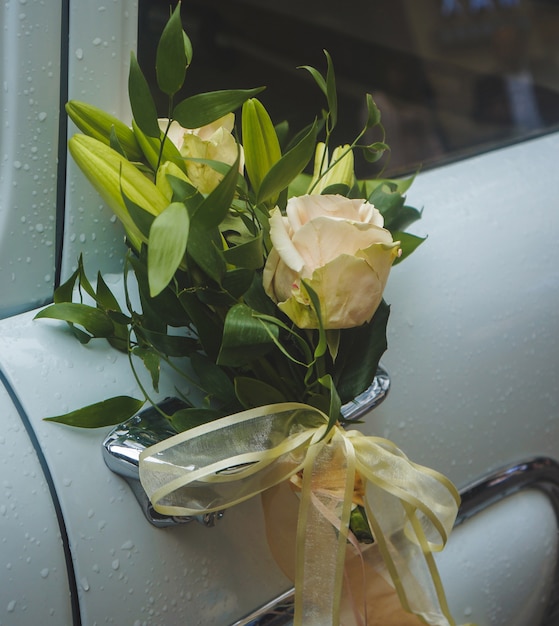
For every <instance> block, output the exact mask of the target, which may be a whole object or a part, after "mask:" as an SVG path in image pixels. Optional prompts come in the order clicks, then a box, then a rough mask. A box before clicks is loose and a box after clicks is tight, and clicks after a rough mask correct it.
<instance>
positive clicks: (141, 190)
mask: <svg viewBox="0 0 559 626" xmlns="http://www.w3.org/2000/svg"><path fill="white" fill-rule="evenodd" d="M68 147H69V149H70V154H71V155H72V157H73V158H74V160H75V162H76V163H77V165H78V167H79V168H80V169H81V170H82V172H83V173H84V174H85V175H86V177H87V178H88V180H89V182H90V183H91V184H92V185H93V186H94V187H95V189H96V190H97V191H98V193H99V195H100V196H101V197H102V198H103V200H104V201H105V202H106V203H107V204H108V205H109V207H110V208H111V209H112V211H113V212H114V214H115V215H116V216H117V217H118V219H119V220H120V221H121V222H122V224H123V226H124V228H125V230H126V233H127V235H128V238H129V239H130V242H131V243H132V245H133V246H134V247H135V248H136V249H138V250H139V249H140V246H141V244H142V243H145V242H146V238H145V237H144V236H143V235H142V233H141V231H140V229H139V228H138V227H137V226H136V224H135V222H134V220H133V219H132V216H131V215H130V213H129V212H128V209H127V208H126V204H125V202H124V199H123V194H124V195H125V196H126V197H127V198H129V199H130V200H131V201H132V202H133V203H134V204H136V205H138V206H140V207H141V208H142V209H144V210H145V211H147V212H148V213H151V214H152V215H159V214H160V213H161V212H163V211H164V210H165V209H166V208H167V206H168V205H169V201H168V200H167V198H166V197H165V196H164V195H163V194H162V193H161V191H159V189H158V188H157V187H156V186H155V185H154V184H153V183H152V182H151V181H150V180H149V179H148V178H147V177H146V176H144V175H143V174H142V173H141V172H140V171H139V170H138V169H137V168H136V167H135V166H134V165H133V164H132V163H130V161H128V160H127V159H125V158H124V157H123V156H122V155H120V154H119V153H118V152H116V150H113V149H112V148H110V147H109V146H107V145H105V144H104V143H103V142H101V141H98V140H97V139H94V138H93V137H88V136H86V135H74V136H73V137H72V138H71V139H70V141H69V142H68Z"/></svg>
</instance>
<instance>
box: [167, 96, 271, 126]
mask: <svg viewBox="0 0 559 626" xmlns="http://www.w3.org/2000/svg"><path fill="white" fill-rule="evenodd" d="M263 89H264V87H256V88H255V89H226V90H222V91H209V92H206V93H200V94H196V95H195V96H191V97H190V98H187V99H186V100H183V101H182V102H179V104H177V106H176V107H175V109H174V111H173V119H175V120H177V122H178V123H179V124H180V125H181V126H183V127H184V128H200V127H202V126H206V124H211V123H212V122H215V120H217V119H219V118H220V117H223V116H224V115H226V114H227V113H230V112H231V111H234V110H235V109H238V108H239V107H240V106H241V105H242V104H243V102H245V101H246V100H248V99H249V98H252V97H253V96H255V95H256V94H258V93H260V92H261V91H262V90H263Z"/></svg>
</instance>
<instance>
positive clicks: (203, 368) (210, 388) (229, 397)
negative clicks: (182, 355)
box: [190, 352, 235, 404]
mask: <svg viewBox="0 0 559 626" xmlns="http://www.w3.org/2000/svg"><path fill="white" fill-rule="evenodd" d="M190 363H191V364H192V369H193V370H194V373H195V374H196V376H197V377H198V380H199V382H200V386H201V387H202V389H204V391H205V392H206V393H207V394H208V395H209V396H210V397H212V398H216V399H217V400H219V401H220V402H222V403H224V404H229V403H231V402H234V401H235V388H234V387H233V383H232V382H231V379H230V378H229V376H228V375H227V374H226V373H225V371H224V370H223V369H222V368H221V367H219V365H216V363H214V361H212V360H211V359H208V357H206V356H204V355H202V354H200V353H199V352H194V353H193V354H192V355H191V356H190Z"/></svg>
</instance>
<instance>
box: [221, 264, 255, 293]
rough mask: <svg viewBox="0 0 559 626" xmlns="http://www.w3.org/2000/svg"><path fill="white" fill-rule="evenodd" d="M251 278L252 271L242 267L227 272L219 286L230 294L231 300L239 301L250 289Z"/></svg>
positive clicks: (252, 275)
mask: <svg viewBox="0 0 559 626" xmlns="http://www.w3.org/2000/svg"><path fill="white" fill-rule="evenodd" d="M253 277H254V271H253V270H249V269H245V268H242V267H241V268H237V269H232V270H228V271H227V272H225V274H224V275H223V278H222V280H221V286H222V287H223V289H224V290H225V291H226V292H227V293H228V294H231V296H232V298H234V299H235V300H240V299H241V298H242V297H243V295H244V294H245V293H246V292H247V291H248V290H249V289H250V287H251V285H252V279H253Z"/></svg>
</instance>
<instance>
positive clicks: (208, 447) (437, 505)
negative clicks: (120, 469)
mask: <svg viewBox="0 0 559 626" xmlns="http://www.w3.org/2000/svg"><path fill="white" fill-rule="evenodd" d="M296 474H299V476H301V477H302V482H301V486H300V489H301V491H300V494H299V497H300V505H299V515H298V522H297V524H298V525H297V537H296V544H297V545H296V573H295V590H296V591H295V621H294V623H295V626H302V625H304V626H326V625H329V624H331V625H332V626H339V624H340V599H341V591H342V586H343V577H344V562H345V559H346V546H347V539H348V536H349V535H350V531H349V521H350V514H351V509H352V506H353V500H354V486H355V484H356V479H360V480H362V481H363V493H364V495H363V502H364V506H365V510H366V513H367V518H368V522H369V525H370V529H371V532H372V534H373V536H374V538H375V543H376V544H377V548H378V550H379V551H380V554H381V556H382V559H383V561H384V564H385V566H386V569H387V571H388V573H389V575H390V578H391V580H392V584H393V585H394V587H395V589H396V592H397V594H398V596H399V599H400V602H401V604H402V606H403V608H404V609H405V610H406V611H409V612H411V613H415V614H416V615H417V616H419V617H420V618H422V619H423V620H425V621H426V622H427V623H428V624H431V625H433V626H454V624H455V622H454V620H453V618H452V616H451V615H450V611H449V609H448V607H447V604H446V599H445V595H444V590H443V586H442V583H441V580H440V577H439V574H438V571H437V567H436V565H435V561H434V558H433V552H435V551H438V550H441V549H442V548H443V547H444V545H445V543H446V540H447V537H448V535H449V533H450V531H451V529H452V526H453V524H454V520H455V517H456V513H457V510H458V503H459V496H458V493H457V491H456V489H455V488H454V486H453V485H452V483H451V482H450V481H449V480H448V479H447V478H445V477H444V476H442V475H441V474H439V473H437V472H435V471H433V470H431V469H429V468H426V467H422V466H419V465H416V464H415V463H412V462H411V461H410V460H409V459H408V458H407V457H406V456H405V455H404V453H403V452H402V451H401V450H399V449H398V448H397V447H396V446H395V445H394V444H393V443H392V442H390V441H388V440H387V439H382V438H379V437H370V436H365V435H363V434H362V433H360V432H358V431H355V430H350V431H346V430H344V429H342V428H340V427H338V426H334V427H333V428H331V429H330V430H328V418H327V417H326V416H325V415H324V414H323V413H321V412H320V411H318V410H317V409H314V408H312V407H310V406H307V405H304V404H297V403H284V404H275V405H269V406H264V407H258V408H257V409H252V410H249V411H244V412H242V413H238V414H236V415H231V416H229V417H225V418H222V419H220V420H216V421H214V422H211V423H209V424H205V425H203V426H199V427H197V428H194V429H192V430H189V431H186V432H183V433H180V434H178V435H176V436H174V437H171V438H170V439H167V440H165V441H162V442H160V443H158V444H156V445H154V446H152V447H150V448H147V449H146V450H144V451H143V452H142V454H141V456H140V480H141V482H142V485H143V487H144V489H145V491H146V493H147V494H148V496H149V497H150V499H151V501H152V503H153V505H154V507H155V508H156V510H157V511H160V512H161V513H164V514H167V515H199V514H201V513H206V512H212V511H219V510H223V509H226V508H228V507H231V506H235V505H236V504H238V503H240V502H243V501H244V500H246V499H248V498H251V497H252V496H255V495H257V494H259V493H262V492H263V491H265V490H267V489H269V488H271V487H273V486H275V485H278V484H279V483H281V482H283V481H286V480H289V479H290V478H291V477H292V476H295V475H296Z"/></svg>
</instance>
